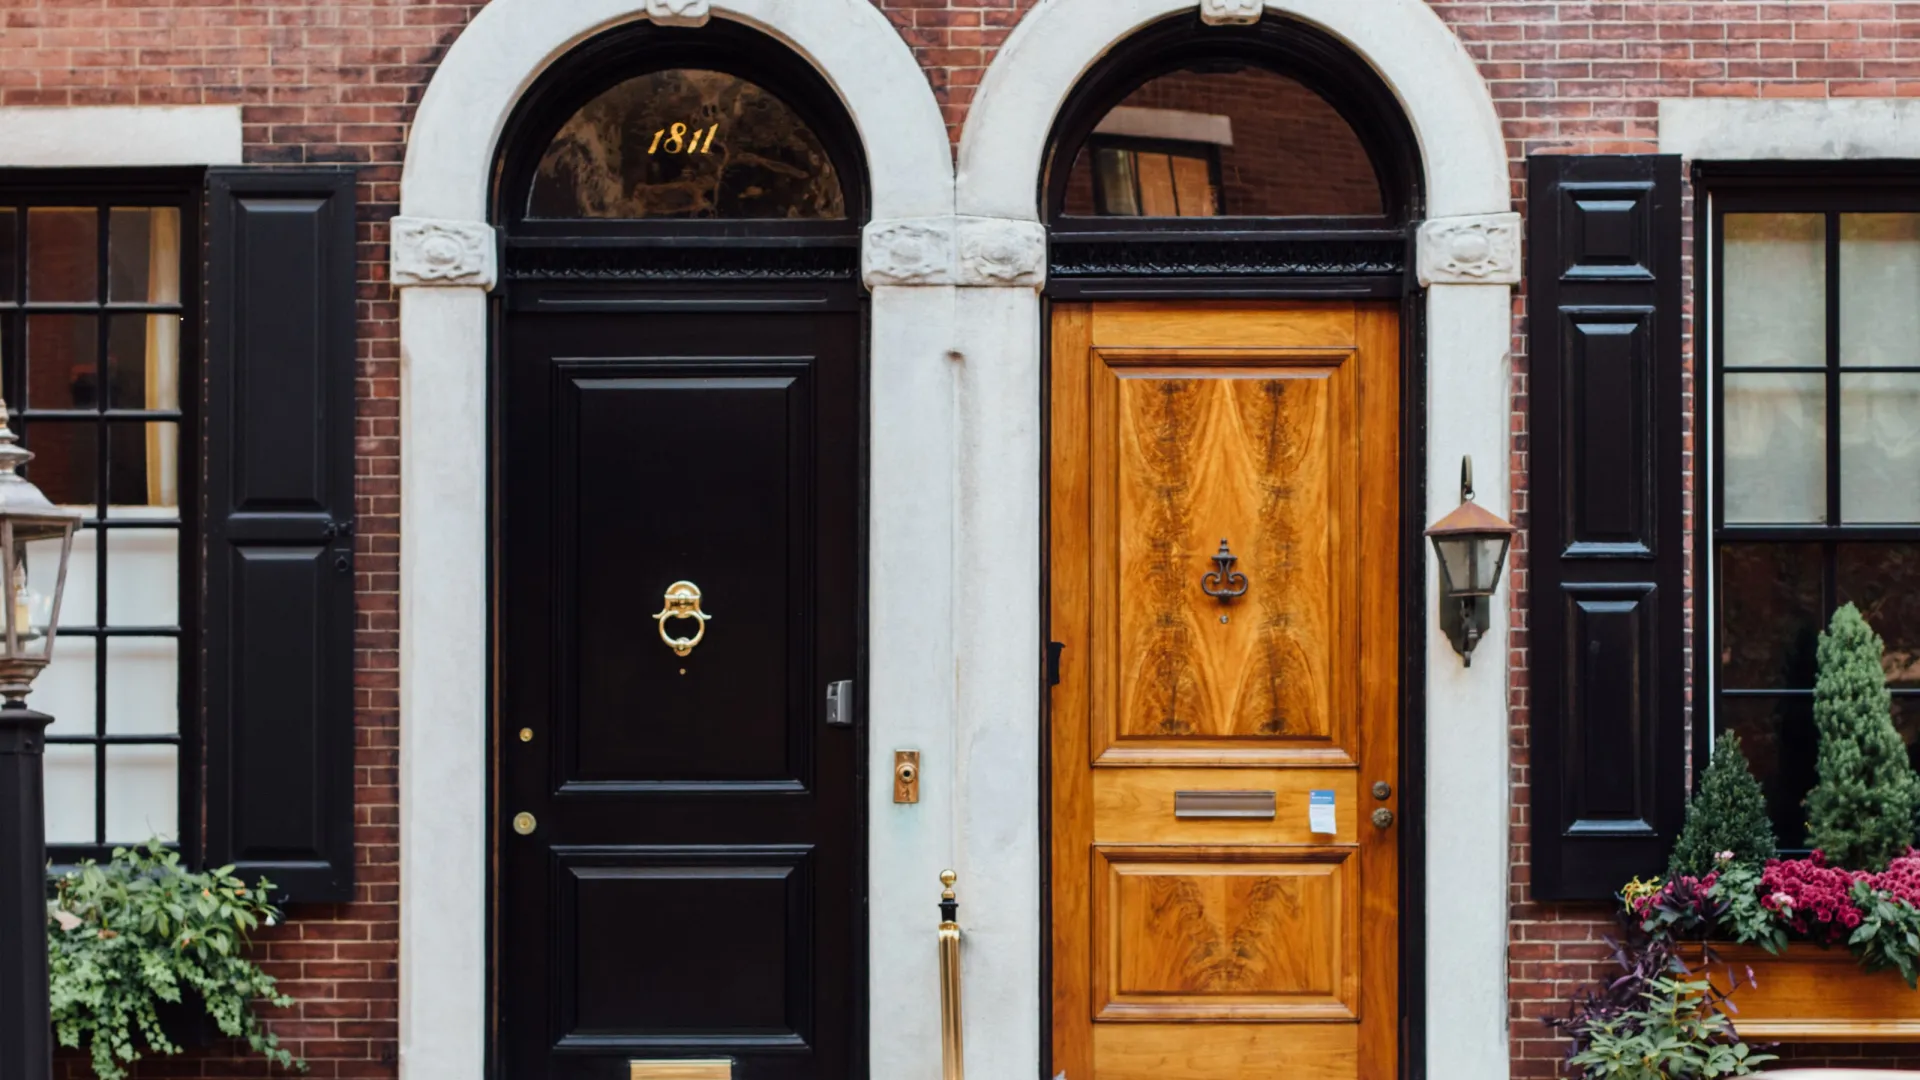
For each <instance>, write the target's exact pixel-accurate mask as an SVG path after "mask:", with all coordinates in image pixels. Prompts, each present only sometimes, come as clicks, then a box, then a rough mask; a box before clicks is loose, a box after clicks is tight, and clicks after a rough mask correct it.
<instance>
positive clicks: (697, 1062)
mask: <svg viewBox="0 0 1920 1080" xmlns="http://www.w3.org/2000/svg"><path fill="white" fill-rule="evenodd" d="M627 1080H733V1059H732V1058H691V1059H681V1060H679V1061H630V1062H628V1063H627Z"/></svg>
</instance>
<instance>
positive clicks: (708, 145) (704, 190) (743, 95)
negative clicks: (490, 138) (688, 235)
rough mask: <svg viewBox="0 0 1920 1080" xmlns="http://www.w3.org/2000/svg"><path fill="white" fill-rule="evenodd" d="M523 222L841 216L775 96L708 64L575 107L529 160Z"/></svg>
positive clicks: (808, 132)
mask: <svg viewBox="0 0 1920 1080" xmlns="http://www.w3.org/2000/svg"><path fill="white" fill-rule="evenodd" d="M527 216H528V217H532V218H682V219H688V218H692V219H698V218H758V219H768V218H773V219H782V218H784V219H796V220H806V219H812V220H823V219H840V218H845V217H846V216H847V210H846V200H845V196H844V195H843V193H842V191H841V187H840V177H839V175H838V173H837V172H836V171H835V170H834V167H833V161H832V159H831V158H830V157H829V156H828V154H827V151H826V148H825V147H824V146H823V145H822V144H821V142H820V138H819V136H817V135H815V134H814V132H813V130H812V129H811V128H809V127H807V125H806V124H805V123H804V122H803V121H802V120H801V119H800V117H799V116H798V115H797V114H796V113H795V112H794V111H793V109H792V108H790V107H789V106H788V105H787V104H786V103H785V102H783V101H781V100H780V99H779V98H776V97H774V96H773V95H772V94H770V93H768V92H767V91H766V90H764V89H762V88H761V87H759V86H756V85H755V84H753V83H751V82H748V81H747V80H745V79H742V78H739V77H738V76H734V75H728V74H725V73H723V72H718V71H698V70H691V69H684V68H682V69H674V70H670V71H656V72H651V73H649V74H646V75H641V76H638V77H636V78H632V79H628V80H626V81H625V82H622V83H620V84H619V85H617V86H615V87H613V88H612V89H610V90H607V91H606V92H604V93H602V94H601V95H600V96H598V97H596V98H594V99H593V100H592V101H589V102H587V104H586V105H584V106H582V107H581V109H580V111H579V112H576V113H574V114H573V116H572V117H571V118H570V119H568V120H567V122H566V124H565V125H563V126H562V127H561V128H560V132H559V134H557V135H555V136H554V138H553V142H552V144H550V145H549V146H548V147H547V151H546V153H545V154H543V155H542V156H541V158H540V167H539V169H538V170H537V171H536V172H535V175H534V178H533V189H532V192H531V193H530V195H529V196H528V199H527Z"/></svg>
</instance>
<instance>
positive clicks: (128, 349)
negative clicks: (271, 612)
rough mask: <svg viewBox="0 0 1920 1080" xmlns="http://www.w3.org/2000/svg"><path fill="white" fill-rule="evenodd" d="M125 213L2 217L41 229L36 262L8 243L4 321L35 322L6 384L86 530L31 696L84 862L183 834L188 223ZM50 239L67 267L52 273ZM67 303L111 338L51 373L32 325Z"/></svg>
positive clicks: (31, 558) (150, 211)
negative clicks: (92, 855)
mask: <svg viewBox="0 0 1920 1080" xmlns="http://www.w3.org/2000/svg"><path fill="white" fill-rule="evenodd" d="M115 201H118V202H125V203H129V205H111V204H110V203H109V202H108V201H102V202H100V203H96V204H94V205H93V206H91V207H75V206H73V200H71V199H68V200H66V201H65V202H63V203H62V206H63V207H64V208H65V210H64V212H65V216H64V217H62V216H59V215H45V214H43V215H41V216H40V217H39V218H34V217H32V214H31V208H30V207H28V206H25V205H22V204H20V203H15V204H14V206H13V207H12V208H8V207H5V206H0V213H7V214H20V213H22V212H25V213H26V214H27V217H26V218H25V219H24V220H29V221H31V222H34V223H36V224H38V225H39V226H40V228H39V231H38V232H37V233H32V235H30V236H29V237H28V238H27V239H28V241H29V242H28V244H27V245H26V247H25V250H24V251H23V250H21V249H19V248H18V247H15V246H13V245H11V244H9V243H8V240H9V237H10V235H11V234H7V233H5V231H4V230H0V248H9V247H12V250H0V263H6V264H8V265H9V269H10V271H12V272H10V273H0V305H12V306H13V308H14V310H15V311H16V312H18V313H20V315H22V316H25V317H18V316H16V317H13V318H11V319H7V318H5V317H3V316H0V382H3V383H4V389H5V393H6V397H7V400H8V401H9V403H13V404H16V405H18V406H23V407H19V408H16V409H15V411H14V429H15V431H16V432H18V433H19V435H20V436H21V441H22V443H23V444H24V445H25V446H26V447H27V448H28V449H29V450H34V451H35V452H36V453H37V454H38V455H39V456H40V460H39V461H37V462H36V463H35V464H36V465H37V466H38V468H37V469H36V468H34V467H32V466H30V467H29V469H28V470H27V472H28V474H29V476H30V478H34V479H35V482H36V483H40V484H41V485H42V487H43V488H45V489H46V490H47V491H48V493H49V494H50V495H53V496H55V497H56V500H57V501H61V502H64V503H66V504H68V505H72V506H74V507H75V508H76V509H78V510H79V511H80V512H81V513H82V514H83V515H84V518H85V522H84V527H83V528H82V529H81V530H80V531H79V532H78V533H77V534H76V535H75V537H74V545H73V553H72V557H71V559H70V562H69V565H68V571H67V578H66V584H65V589H64V594H63V597H62V602H61V610H60V630H59V638H58V640H57V642H56V643H55V646H54V653H53V659H52V662H51V663H50V664H49V666H48V668H47V670H46V671H44V672H43V673H42V674H41V675H40V677H39V678H38V679H37V680H36V681H35V685H34V692H33V695H32V697H31V698H30V703H31V704H32V705H33V707H35V708H37V709H39V710H40V711H42V712H46V713H48V714H50V715H51V716H53V718H54V722H53V724H52V725H51V726H50V727H49V729H48V741H49V745H48V748H47V822H48V827H47V840H48V842H49V843H50V844H53V845H72V846H74V847H80V848H87V847H102V846H108V845H115V844H127V843H138V842H142V841H145V840H147V839H149V838H153V837H158V838H160V839H162V840H167V841H172V840H176V839H177V838H178V835H179V831H180V830H179V824H180V791H181V767H182V761H181V755H182V749H181V722H180V721H181V714H180V710H181V697H180V692H181V664H182V660H183V658H182V648H181V626H180V623H181V611H180V593H181V588H180V581H181V575H182V558H183V551H182V543H181V515H180V504H181V501H182V500H181V492H180V483H181V479H182V470H181V468H180V453H181V444H182V439H181V421H182V419H183V417H182V413H181V401H182V393H181V383H182V342H183V339H184V338H185V337H186V335H187V330H188V328H187V327H185V326H184V325H183V324H184V321H185V318H186V314H187V299H188V298H187V297H186V296H185V295H184V292H183V288H182V285H183V281H185V280H187V279H185V278H184V277H183V274H182V269H183V255H184V251H183V244H182V242H181V241H182V235H183V232H184V231H185V229H184V225H185V223H184V222H183V220H182V216H183V215H182V211H181V210H180V208H179V207H177V206H174V207H166V206H160V207H155V206H146V205H137V203H138V202H139V200H126V199H121V200H115ZM21 231H28V232H31V230H21ZM36 240H37V241H38V242H39V243H40V244H41V250H43V251H44V252H47V253H48V257H49V258H51V257H53V256H55V255H57V256H59V258H60V259H61V260H62V261H61V262H60V263H59V264H58V265H54V266H51V268H50V269H45V270H42V269H40V268H39V267H38V266H37V263H36V262H35V260H34V258H33V251H34V248H33V242H35V241H36ZM88 245H91V247H90V248H89V247H88ZM83 249H85V250H83ZM22 264H24V270H25V272H24V273H21V272H18V270H17V269H15V268H18V267H21V266H22ZM89 275H91V277H90V278H89ZM29 279H31V280H29ZM56 292H57V293H58V294H59V295H58V296H57V297H56V296H55V295H54V294H55V293H56ZM55 300H58V301H59V302H61V303H62V304H63V306H62V307H61V309H60V312H59V313H64V314H68V315H76V316H83V318H80V319H78V320H77V321H76V325H77V326H80V327H82V328H84V329H86V330H88V332H89V333H91V334H94V335H96V336H95V337H94V338H92V339H91V340H84V341H83V340H80V339H79V338H78V337H75V338H74V340H73V341H72V342H70V343H69V342H67V341H66V340H65V339H62V340H61V341H58V342H53V341H52V339H49V344H48V346H47V348H48V349H49V350H52V351H45V350H43V354H44V355H43V356H41V357H40V358H39V359H36V358H35V356H33V355H31V354H29V353H28V352H27V351H26V349H25V344H26V343H25V335H26V333H27V330H26V325H27V323H28V322H30V321H31V319H32V317H33V316H34V313H35V310H36V305H37V304H38V303H40V302H53V301H55ZM108 301H110V302H111V304H112V310H111V312H109V310H108V309H107V307H106V306H105V305H106V302H108ZM82 304H84V305H88V306H90V307H91V311H87V310H82V309H81V307H80V305H82ZM45 317H46V316H44V315H43V316H42V318H43V319H44V318H45ZM70 336H71V335H70ZM54 345H59V346H60V348H59V349H54ZM62 350H64V351H62ZM16 358H17V359H18V360H19V361H23V362H16ZM36 363H39V364H41V367H39V368H37V369H36V368H35V366H34V365H35V364H36ZM29 384H31V385H29ZM30 390H31V391H32V392H31V393H30V392H29V391H30ZM36 397H37V398H38V400H37V401H36V400H35V399H36ZM36 444H38V445H36ZM36 472H37V473H38V474H39V476H37V477H35V476H34V474H35V473H36ZM49 485H51V486H49ZM58 563H59V552H58V545H55V544H43V545H36V548H35V550H32V551H30V552H29V555H28V573H27V577H28V587H29V588H30V589H32V590H33V591H34V592H36V593H38V594H40V595H41V596H44V597H48V598H50V597H51V595H52V592H53V589H54V586H55V574H56V570H57V567H58Z"/></svg>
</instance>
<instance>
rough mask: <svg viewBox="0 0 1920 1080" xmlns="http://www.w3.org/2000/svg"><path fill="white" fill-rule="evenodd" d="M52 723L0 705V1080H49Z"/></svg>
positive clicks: (16, 706)
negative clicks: (45, 755)
mask: <svg viewBox="0 0 1920 1080" xmlns="http://www.w3.org/2000/svg"><path fill="white" fill-rule="evenodd" d="M52 721H53V717H51V716H48V715H46V714H45V713H37V712H34V711H33V710H32V709H29V708H27V707H26V706H24V705H22V704H19V703H18V702H8V703H6V704H5V705H4V706H0V1080H50V1078H51V1077H52V1076H53V1031H52V1018H51V1016H50V1015H49V1013H48V1005H47V811H46V803H45V799H44V790H43V787H44V783H43V781H42V779H41V771H40V768H41V758H42V751H43V750H44V748H45V746H46V735H47V725H48V724H49V723H52Z"/></svg>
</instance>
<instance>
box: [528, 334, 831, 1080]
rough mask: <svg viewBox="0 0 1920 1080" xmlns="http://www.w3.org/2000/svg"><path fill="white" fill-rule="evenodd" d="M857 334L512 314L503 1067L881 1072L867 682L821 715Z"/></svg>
mask: <svg viewBox="0 0 1920 1080" xmlns="http://www.w3.org/2000/svg"><path fill="white" fill-rule="evenodd" d="M860 330H861V326H860V319H859V316H858V314H857V313H855V312H842V313H821V314H778V313H774V314H754V313H741V312H730V313H728V314H724V315H719V316H715V315H705V314H702V315H694V314H649V315H644V316H641V315H621V314H606V315H542V314H534V313H521V312H515V313H511V314H509V315H508V317H507V334H506V342H505V344H506V348H505V350H504V356H503V358H502V363H503V364H504V365H505V370H504V376H503V378H502V379H501V380H500V381H499V387H500V392H499V395H498V396H499V405H498V409H499V415H500V417H501V421H500V422H501V432H502V437H501V443H500V450H499V455H498V456H499V477H500V480H499V488H498V493H497V496H496V505H495V518H496V520H497V521H499V522H500V529H501V534H500V535H501V537H502V543H501V545H500V549H499V556H498V560H499V562H498V579H497V580H498V586H497V587H498V590H499V598H500V614H501V620H500V624H499V629H498V638H497V647H496V650H495V655H496V657H497V658H498V659H497V663H498V665H499V666H498V672H499V684H500V692H499V694H498V697H497V699H496V700H497V706H496V709H497V712H496V715H497V717H498V719H497V721H496V728H497V730H498V733H499V734H498V741H497V744H496V745H497V757H498V761H499V770H498V787H497V793H496V796H495V800H494V812H495V822H496V824H495V829H496V833H495V835H496V836H497V837H498V840H497V844H498V851H499V861H498V864H497V871H496V875H497V882H498V884H497V889H498V891H497V893H496V896H497V918H496V929H495V931H494V941H495V955H496V967H495V986H494V998H495V1002H496V1005H495V1015H496V1017H497V1021H496V1023H497V1028H496V1043H495V1045H496V1047H497V1058H498V1063H499V1067H498V1068H497V1069H496V1072H495V1075H497V1076H500V1077H502V1078H505V1080H535V1078H548V1077H550V1078H594V1080H626V1078H627V1077H628V1076H629V1075H630V1073H631V1075H633V1076H635V1077H640V1076H655V1075H661V1074H660V1073H659V1072H658V1071H657V1070H659V1069H660V1068H662V1066H661V1065H660V1064H659V1063H660V1062H662V1061H664V1060H683V1061H684V1060H687V1059H697V1060H704V1061H708V1062H712V1063H714V1064H713V1065H712V1066H710V1069H713V1070H719V1071H720V1072H719V1074H721V1075H731V1076H733V1077H736V1078H739V1080H844V1078H846V1077H848V1076H851V1075H855V1074H856V1073H858V1072H859V1071H860V1069H861V1066H860V1065H859V1059H860V1053H859V1046H858V1042H859V1039H858V1032H859V1030H860V1023H861V1014H862V1012H863V1005H862V1002H863V987H864V985H865V982H866V974H865V970H864V968H863V967H862V965H861V957H862V956H863V955H864V945H865V937H866V931H865V920H864V917H863V909H864V890H863V888H862V882H863V871H862V868H863V866H864V862H865V857H864V845H863V842H862V839H861V835H862V834H861V831H860V828H861V826H860V822H861V820H862V819H861V806H862V802H863V798H862V793H861V772H860V762H861V760H862V758H861V755H860V739H859V729H858V728H857V727H856V726H853V723H854V721H855V719H856V717H855V715H854V711H853V695H852V694H848V695H846V696H845V697H844V698H842V700H843V701H844V702H845V705H846V709H845V710H834V711H833V712H832V715H830V710H829V708H828V703H827V702H828V687H829V686H830V685H831V684H833V683H836V682H839V681H841V680H854V679H856V678H857V674H856V670H855V667H856V662H857V654H858V646H859V640H858V632H859V631H858V627H859V623H858V613H859V611H860V606H861V575H860V551H861V546H862V545H861V542H860V529H859V500H860V490H861V477H862V463H861V452H860V446H861V415H862V408H861V364H860V339H861V333H860ZM677 583H689V584H690V585H691V586H692V587H693V588H697V589H698V590H699V605H698V610H699V614H700V615H703V616H706V617H707V618H706V620H705V621H702V620H701V619H700V618H698V617H697V616H695V615H693V613H692V612H693V605H692V603H691V601H690V600H688V599H682V600H679V601H675V600H672V599H670V596H669V594H670V593H672V592H674V591H675V590H676V584H677ZM679 591H680V592H681V594H682V596H684V595H685V589H684V588H683V589H681V590H679ZM662 612H665V613H667V616H668V617H667V618H665V619H662V618H659V617H657V616H658V614H659V613H662ZM669 638H671V639H675V640H678V641H680V642H682V644H681V645H679V646H678V647H676V646H675V645H672V644H670V643H669V642H668V640H666V639H669ZM849 689H852V688H849ZM842 722H844V723H842ZM634 1062H645V1063H648V1064H647V1066H645V1067H642V1068H641V1069H639V1070H637V1071H635V1070H633V1069H632V1063H634ZM648 1068H652V1069H654V1070H656V1071H653V1072H649V1071H647V1069H648ZM711 1074H713V1073H698V1075H711ZM675 1075H695V1073H690V1072H684V1071H683V1072H680V1073H677V1074H675Z"/></svg>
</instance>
